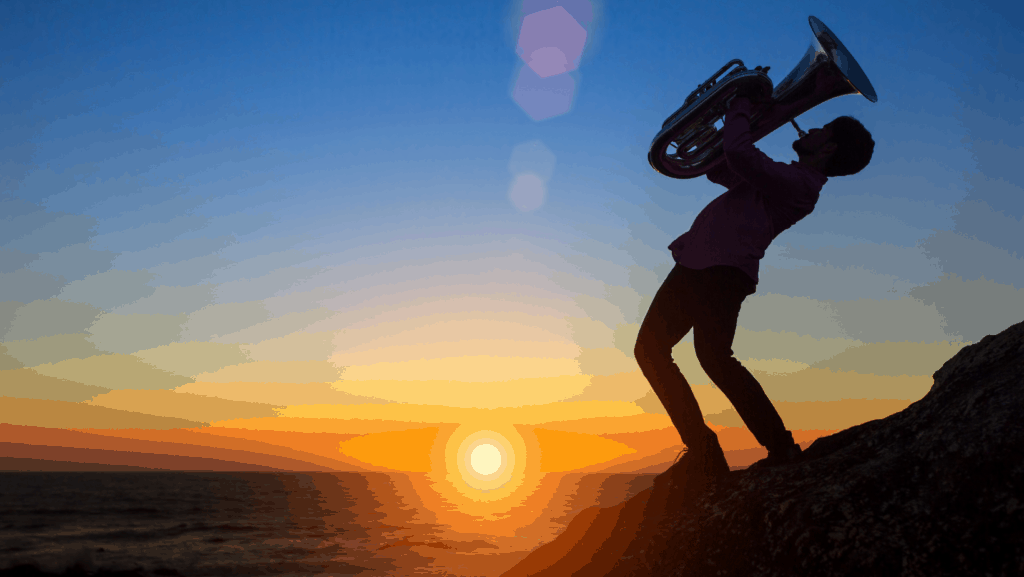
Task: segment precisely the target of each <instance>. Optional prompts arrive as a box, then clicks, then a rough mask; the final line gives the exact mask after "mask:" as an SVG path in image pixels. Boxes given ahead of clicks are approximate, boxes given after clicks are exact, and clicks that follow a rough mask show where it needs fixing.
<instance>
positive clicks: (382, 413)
mask: <svg viewBox="0 0 1024 577" xmlns="http://www.w3.org/2000/svg"><path fill="white" fill-rule="evenodd" d="M274 411H275V412H276V413H277V414H278V415H279V416H281V417H304V418H307V419H383V420H388V421H406V422H416V423H468V422H470V421H474V422H481V423H516V424H520V425H539V424H541V423H548V422H552V421H571V420H575V419H589V418H593V417H627V416H632V415H642V414H643V412H644V411H643V409H641V408H640V407H638V406H636V405H635V404H633V403H626V402H622V401H578V402H573V403H549V404H545V405H534V406H523V407H507V408H500V409H463V408H458V407H443V406H436V405H434V406H432V405H413V404H396V403H392V404H388V405H295V406H289V407H285V408H284V409H274ZM652 416H653V415H652ZM245 422H246V420H245V419H237V420H234V421H218V422H217V423H216V425H217V426H222V427H243V428H244V427H245ZM213 424H214V423H211V425H213Z"/></svg>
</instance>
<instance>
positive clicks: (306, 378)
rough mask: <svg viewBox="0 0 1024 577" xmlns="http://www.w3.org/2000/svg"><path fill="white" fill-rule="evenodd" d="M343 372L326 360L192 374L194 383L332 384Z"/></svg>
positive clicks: (269, 363)
mask: <svg viewBox="0 0 1024 577" xmlns="http://www.w3.org/2000/svg"><path fill="white" fill-rule="evenodd" d="M343 370H344V369H340V368H338V367H337V366H335V365H334V364H332V363H329V362H327V361H253V362H249V363H244V364H240V365H231V366H227V367H224V368H222V369H218V370H216V371H213V372H209V373H199V374H197V375H195V380H196V382H204V383H232V382H246V383H257V382H272V383H312V382H328V383H332V382H334V381H337V380H338V379H340V378H341V373H342V372H343Z"/></svg>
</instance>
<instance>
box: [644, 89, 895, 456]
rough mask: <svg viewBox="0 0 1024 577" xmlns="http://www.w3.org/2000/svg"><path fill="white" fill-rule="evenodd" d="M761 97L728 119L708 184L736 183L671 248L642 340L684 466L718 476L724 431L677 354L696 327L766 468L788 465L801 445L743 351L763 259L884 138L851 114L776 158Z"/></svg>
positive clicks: (699, 349)
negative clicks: (762, 140)
mask: <svg viewBox="0 0 1024 577" xmlns="http://www.w3.org/2000/svg"><path fill="white" fill-rule="evenodd" d="M751 108H752V106H751V102H750V100H749V98H747V97H746V96H737V97H736V98H734V99H733V101H732V103H731V104H730V108H729V110H728V112H727V113H726V116H725V127H724V129H723V130H724V131H725V134H724V142H723V148H724V150H725V162H722V163H720V164H719V165H718V166H717V167H715V169H714V170H712V171H711V172H708V174H707V177H708V180H710V181H711V182H714V183H716V184H720V185H722V186H724V187H726V188H727V189H728V191H726V192H725V193H723V194H721V195H720V196H719V197H718V198H716V199H715V200H713V201H711V203H709V204H708V205H707V206H706V207H705V208H704V210H702V211H701V212H700V214H699V215H697V218H696V219H694V221H693V225H692V226H691V227H690V230H689V231H688V232H687V233H686V234H684V235H682V236H680V237H679V238H678V239H676V240H675V241H674V242H673V243H672V244H670V245H669V247H668V248H669V250H671V251H672V256H673V258H674V259H675V261H676V265H675V267H674V268H673V269H672V271H671V272H670V273H669V275H668V278H666V279H665V282H664V283H663V284H662V285H661V288H659V289H658V293H657V294H656V295H655V297H654V300H653V302H652V303H651V307H650V309H649V310H648V311H647V316H646V317H645V318H644V322H643V325H641V327H640V333H639V335H638V337H637V341H636V348H635V350H634V352H635V354H636V360H637V363H638V364H639V365H640V368H641V369H642V370H643V373H644V376H645V377H647V380H648V381H649V382H650V384H651V387H652V388H653V389H654V392H655V393H656V394H657V395H658V398H659V399H661V403H662V405H664V406H665V409H666V411H668V415H669V417H670V418H671V419H672V424H674V425H675V427H676V429H677V430H678V431H679V436H680V437H681V438H682V440H683V443H684V444H685V445H686V446H687V453H686V455H685V456H684V457H683V461H684V462H683V463H681V464H680V466H681V467H684V468H685V469H686V470H687V471H695V472H700V473H703V474H705V475H708V476H719V475H722V474H725V473H728V472H729V465H728V463H727V462H726V460H725V454H724V453H723V452H722V447H721V445H720V444H719V442H718V437H717V436H716V435H715V433H714V432H713V431H712V430H711V429H710V428H708V426H707V425H705V424H704V417H703V415H702V413H701V410H700V407H699V406H698V405H697V399H696V398H695V397H694V396H693V391H692V390H691V389H690V385H689V384H688V383H687V382H686V379H685V378H684V377H683V374H682V373H681V372H680V371H679V367H678V366H677V365H676V364H675V362H673V360H672V347H674V346H675V345H676V343H678V342H679V341H680V340H682V339H683V337H684V336H686V333H688V332H689V331H690V329H691V328H692V329H693V345H694V350H695V352H696V353H697V360H699V361H700V365H701V367H702V368H703V369H704V372H706V373H707V375H708V376H709V377H711V380H712V381H714V383H715V384H716V385H718V388H719V389H720V390H721V391H722V392H723V393H724V394H725V396H726V397H727V398H728V399H729V402H731V403H732V405H733V406H734V407H735V408H736V412H737V413H739V415H740V417H741V418H742V419H743V422H744V423H746V425H747V427H748V428H749V429H750V432H751V433H753V434H754V438H756V439H757V442H759V443H761V444H762V445H764V446H765V447H766V448H767V449H768V457H767V459H764V460H763V461H760V462H759V466H767V465H775V464H782V463H788V462H792V461H793V460H795V459H796V458H797V457H798V456H799V455H800V447H799V445H797V444H796V443H794V442H793V435H792V433H791V432H790V431H788V430H786V427H785V425H783V423H782V419H781V418H780V417H779V413H778V412H777V411H776V410H775V407H774V406H772V403H771V401H770V400H768V396H767V395H765V393H764V390H763V389H762V388H761V385H760V383H758V382H757V379H755V378H754V376H753V375H751V374H750V372H749V371H747V369H746V368H744V367H743V365H742V364H740V362H739V361H738V360H736V359H735V358H734V357H733V351H732V340H733V336H734V335H735V333H736V321H737V318H738V317H739V312H740V304H741V303H742V302H743V299H745V298H746V297H747V295H750V294H753V293H754V292H755V291H756V290H757V283H758V275H757V272H758V262H759V261H760V260H761V258H763V257H764V252H765V249H766V248H768V245H769V244H771V242H772V240H773V239H775V237H777V236H778V235H779V234H780V233H781V232H782V231H784V230H786V229H787V228H789V227H791V226H793V224H795V223H796V222H797V221H799V220H800V219H802V218H803V217H805V216H807V215H808V214H810V213H811V211H813V210H814V205H815V204H816V203H817V202H818V193H819V191H821V187H822V186H824V184H825V182H827V181H828V177H829V176H846V175H850V174H854V173H856V172H859V171H860V170H861V169H863V168H864V167H865V166H867V164H868V162H869V161H870V160H871V154H872V152H873V151H874V146H875V143H874V141H873V140H872V139H871V134H870V133H869V132H868V131H867V130H866V129H865V128H864V126H863V125H861V123H860V122H858V121H857V120H855V119H853V118H851V117H848V116H842V117H839V118H836V119H835V120H833V121H832V122H830V123H828V124H826V125H825V126H824V127H823V128H820V129H812V130H810V131H809V132H808V133H807V134H806V136H804V137H802V138H800V139H798V140H796V141H795V142H793V150H795V151H796V153H797V155H798V156H799V160H797V161H793V162H790V163H789V164H784V163H781V162H775V161H773V160H772V159H770V158H768V156H767V155H765V154H764V153H763V152H761V151H760V150H758V149H757V148H756V147H755V146H754V143H753V140H752V138H751V135H750V113H751Z"/></svg>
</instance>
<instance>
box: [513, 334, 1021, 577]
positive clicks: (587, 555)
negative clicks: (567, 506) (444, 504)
mask: <svg viewBox="0 0 1024 577" xmlns="http://www.w3.org/2000/svg"><path fill="white" fill-rule="evenodd" d="M933 376H934V379H935V382H934V384H933V385H932V388H931V390H930V391H929V392H928V394H927V395H925V397H924V398H923V399H921V400H920V401H918V402H916V403H914V404H912V405H910V406H909V407H907V409H905V410H904V411H902V412H899V413H896V414H894V415H891V416H889V417H887V418H885V419H879V420H876V421H870V422H868V423H864V424H863V425H859V426H856V427H853V428H851V429H847V430H845V431H841V432H839V433H836V434H835V435H832V436H829V437H823V438H821V439H818V440H817V441H815V442H814V444H813V445H811V446H810V447H809V448H808V449H807V450H806V451H805V452H804V454H803V457H802V459H801V460H800V461H799V462H797V463H795V464H792V465H788V466H783V467H777V468H772V469H762V470H744V471H735V472H732V473H730V474H729V475H728V476H727V477H726V478H725V479H722V480H719V481H716V482H713V483H710V484H709V483H707V482H704V481H701V480H699V479H696V478H690V479H687V478H685V477H684V476H683V475H682V474H680V472H679V471H675V470H673V469H669V470H668V471H666V472H665V473H663V474H661V475H659V476H658V478H657V479H656V481H655V484H654V486H653V487H652V488H651V489H648V490H646V491H644V492H642V493H639V494H637V495H636V496H635V497H633V498H632V499H630V500H629V501H626V502H625V503H623V504H620V505H618V506H616V507H608V508H604V509H596V508H595V509H594V510H587V511H583V512H581V513H580V514H579V515H578V516H577V517H576V519H574V520H573V522H572V523H571V524H570V525H569V527H567V528H566V530H565V531H564V532H563V533H562V534H561V535H559V537H558V538H556V539H555V540H554V541H552V542H550V543H547V544H545V545H543V546H541V547H539V548H537V549H536V550H534V551H533V552H532V553H531V554H530V556H528V557H527V558H525V559H524V560H523V561H522V562H520V563H519V564H518V565H516V566H515V567H513V568H512V569H511V570H509V571H508V572H506V573H505V574H504V575H503V577H519V576H524V577H525V576H527V575H536V576H543V577H567V576H569V575H581V576H587V577H590V576H595V577H600V576H602V575H603V576H608V577H612V576H614V577H627V576H636V577H639V576H645V577H646V576H652V577H657V576H670V575H671V576H676V575H678V576H704V575H708V576H710V575H737V576H743V577H746V576H779V577H783V576H785V577H791V576H795V575H809V576H810V575H814V576H817V575H858V576H860V575H905V576H912V575H913V576H917V575H920V576H928V577H937V576H943V575H948V576H957V577H960V576H966V575H978V576H983V575H992V576H997V575H998V576H1020V575H1024V322H1022V323H1018V324H1016V325H1013V326H1012V327H1010V328H1008V329H1006V330H1005V331H1003V332H1001V333H999V334H998V335H995V336H993V335H989V336H987V337H985V338H984V339H982V340H981V342H979V343H977V344H974V345H971V346H968V347H965V348H963V349H961V350H960V351H959V352H958V353H957V354H956V356H954V357H953V358H952V359H950V360H949V361H947V362H946V363H945V364H944V365H942V368H940V369H939V370H938V371H936V372H935V374H934V375H933Z"/></svg>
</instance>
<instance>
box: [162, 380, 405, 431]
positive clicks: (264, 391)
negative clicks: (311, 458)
mask: <svg viewBox="0 0 1024 577" xmlns="http://www.w3.org/2000/svg"><path fill="white" fill-rule="evenodd" d="M175 392H176V393H178V394H183V393H191V394H195V395H204V396H207V397H216V398H219V399H229V400H234V401H246V402H252V403H262V404H267V405H271V406H275V407H294V406H296V405H329V406H340V405H364V406H365V405H368V404H369V405H374V404H386V403H387V401H384V400H381V399H379V398H374V397H368V396H359V395H353V394H351V393H347V392H344V391H340V390H338V389H335V388H334V386H333V385H332V384H331V383H275V382H262V381H261V382H251V383H246V382H238V383H211V382H195V383H189V384H186V385H182V386H180V387H178V389H177V390H176V391H175ZM275 414H281V413H280V412H277V413H275ZM353 418H370V417H353ZM273 426H274V424H273V423H263V424H261V425H260V426H259V427H258V428H273ZM292 426H294V425H292ZM289 430H301V429H294V428H293V429H289Z"/></svg>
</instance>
